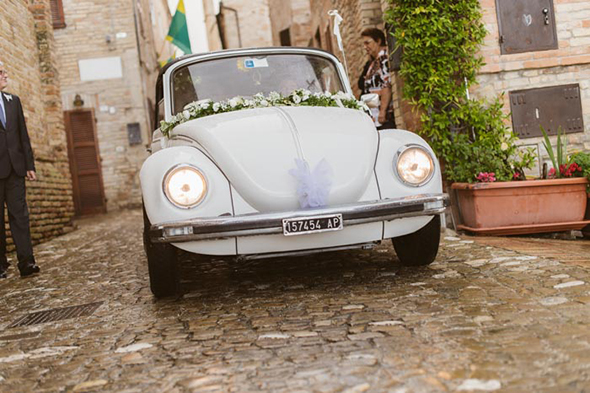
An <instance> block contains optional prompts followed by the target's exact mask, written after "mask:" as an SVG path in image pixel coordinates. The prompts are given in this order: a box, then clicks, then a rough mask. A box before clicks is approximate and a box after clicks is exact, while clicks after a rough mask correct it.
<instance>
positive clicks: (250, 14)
mask: <svg viewBox="0 0 590 393" xmlns="http://www.w3.org/2000/svg"><path fill="white" fill-rule="evenodd" d="M269 1H270V0H226V1H223V6H224V7H229V8H232V9H234V10H236V11H237V15H238V22H239V30H240V37H241V41H242V42H241V47H242V48H256V47H264V46H271V45H272V44H273V38H272V37H273V35H272V29H271V22H270V10H269ZM224 15H227V17H228V18H234V13H233V12H231V11H224ZM226 27H228V28H229V29H228V28H226V35H228V36H229V38H230V39H227V40H226V41H227V42H228V44H229V45H228V47H229V48H238V47H240V45H239V44H238V40H237V36H238V32H237V30H236V29H235V23H234V22H233V19H232V21H231V23H230V24H227V25H226Z"/></svg>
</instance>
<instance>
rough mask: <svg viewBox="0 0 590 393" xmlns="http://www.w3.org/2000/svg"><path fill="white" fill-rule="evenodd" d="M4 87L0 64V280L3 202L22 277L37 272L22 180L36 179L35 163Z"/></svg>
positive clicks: (1, 271)
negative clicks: (6, 209)
mask: <svg viewBox="0 0 590 393" xmlns="http://www.w3.org/2000/svg"><path fill="white" fill-rule="evenodd" d="M7 85H8V73H7V72H6V69H5V68H4V64H3V63H2V62H1V61H0V206H1V207H2V209H1V211H0V213H1V214H0V278H6V269H8V266H9V265H8V261H7V259H6V229H5V225H4V204H5V203H6V207H7V208H8V221H9V222H10V232H11V233H12V239H13V240H14V244H15V246H16V256H17V259H18V270H19V271H20V275H21V277H25V276H30V275H31V274H33V273H38V272H39V271H40V269H39V266H37V264H36V263H35V257H34V256H33V245H32V243H31V231H30V228H29V209H28V207H27V200H26V188H25V177H26V178H27V179H28V180H37V176H36V175H35V160H34V158H33V149H31V142H30V140H29V134H28V132H27V125H26V124H25V117H24V115H23V108H22V106H21V103H20V99H19V98H18V97H17V96H15V95H11V94H8V93H5V92H4V89H5V88H6V86H7Z"/></svg>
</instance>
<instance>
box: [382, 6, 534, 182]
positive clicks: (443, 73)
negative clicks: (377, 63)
mask: <svg viewBox="0 0 590 393" xmlns="http://www.w3.org/2000/svg"><path fill="white" fill-rule="evenodd" d="M389 2H390V5H391V6H390V8H389V10H388V12H387V13H386V20H387V22H389V23H390V24H391V25H392V26H393V27H394V36H395V38H396V42H397V44H398V46H400V47H401V48H402V49H403V55H402V64H401V70H400V75H401V77H402V78H403V80H404V87H403V94H404V98H405V99H407V100H408V101H409V102H410V103H411V104H412V105H414V106H415V107H416V108H417V109H418V110H419V111H420V113H422V116H421V123H422V128H421V130H420V133H421V134H422V135H423V136H424V137H426V138H427V139H428V141H429V142H430V144H431V146H432V148H433V149H434V151H435V152H436V153H437V155H438V157H439V159H440V160H441V161H442V163H443V165H444V173H445V176H446V178H447V179H448V180H450V181H460V182H473V181H475V177H476V176H477V175H478V174H479V173H480V172H494V173H495V174H496V179H498V180H512V179H513V178H516V177H518V178H524V175H523V168H530V167H531V166H532V164H533V161H534V158H535V156H534V154H533V151H532V149H529V150H525V151H520V150H519V149H518V148H517V147H516V145H515V142H516V140H517V138H516V136H515V135H514V134H513V133H512V132H511V131H510V130H509V129H507V127H506V126H505V123H504V119H505V115H504V113H503V112H502V102H501V101H500V100H499V99H498V98H496V99H495V100H493V101H492V102H486V101H484V100H471V99H469V98H468V93H467V91H468V89H469V88H470V87H471V86H472V85H473V84H475V83H476V77H477V74H478V72H479V70H480V69H481V67H482V65H483V64H484V63H483V59H482V58H481V56H479V55H478V53H479V49H480V46H481V44H482V43H483V40H484V38H485V36H486V33H487V31H486V29H485V26H484V24H483V23H482V21H481V19H482V12H481V6H480V2H479V0H448V1H447V0H445V1H441V0H389ZM515 173H516V174H518V176H516V177H515V176H514V175H515Z"/></svg>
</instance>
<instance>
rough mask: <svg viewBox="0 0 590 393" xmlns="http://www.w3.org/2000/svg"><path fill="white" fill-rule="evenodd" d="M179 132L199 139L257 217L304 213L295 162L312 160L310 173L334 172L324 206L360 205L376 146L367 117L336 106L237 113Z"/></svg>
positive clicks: (176, 132)
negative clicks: (295, 173)
mask: <svg viewBox="0 0 590 393" xmlns="http://www.w3.org/2000/svg"><path fill="white" fill-rule="evenodd" d="M174 135H175V136H185V137H188V138H190V139H193V140H195V141H196V142H197V143H198V144H199V145H200V146H201V147H202V148H203V150H205V153H206V154H208V155H209V157H211V159H212V160H213V161H214V162H215V163H216V164H217V165H218V167H219V168H220V169H221V170H222V171H223V173H224V174H225V175H226V176H227V178H228V179H229V181H230V183H231V184H232V185H233V187H234V188H235V189H236V190H237V192H238V193H239V194H240V195H241V196H242V198H243V199H244V200H245V201H246V202H247V203H248V204H250V206H252V207H253V208H254V209H256V210H257V211H259V212H273V211H284V210H294V209H298V208H300V202H299V198H298V195H297V190H298V187H299V186H300V185H301V182H300V180H298V178H297V177H296V176H294V175H293V174H292V172H293V171H292V170H294V169H296V168H297V164H296V160H297V159H300V160H304V161H305V162H307V164H308V165H309V168H310V169H311V172H313V171H314V169H316V168H324V169H325V168H326V167H329V173H330V176H329V177H330V181H331V188H330V193H329V196H328V200H327V205H335V204H342V203H351V202H356V201H358V200H359V198H360V197H361V196H362V195H363V193H364V191H365V190H366V188H367V186H368V184H369V181H370V179H371V175H372V173H373V168H374V165H375V160H376V155H377V149H378V135H377V130H376V129H375V127H374V125H373V123H372V121H371V119H370V117H369V116H367V115H366V114H364V113H362V112H361V111H358V110H352V109H343V108H333V107H330V108H324V107H272V108H258V109H248V110H240V111H236V112H229V113H223V114H218V115H214V116H208V117H204V118H200V119H196V120H191V121H189V122H186V123H183V124H181V125H179V126H177V127H176V128H175V130H174ZM324 160H325V162H324V163H322V164H320V163H321V162H322V161H324ZM326 164H327V165H326ZM318 170H319V169H318ZM212 192H213V191H212Z"/></svg>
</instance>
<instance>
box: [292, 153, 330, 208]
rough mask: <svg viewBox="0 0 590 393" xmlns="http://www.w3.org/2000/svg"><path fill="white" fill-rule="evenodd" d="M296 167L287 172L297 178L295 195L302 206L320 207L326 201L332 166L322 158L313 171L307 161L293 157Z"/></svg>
mask: <svg viewBox="0 0 590 393" xmlns="http://www.w3.org/2000/svg"><path fill="white" fill-rule="evenodd" d="M295 165H296V166H297V168H295V169H291V170H290V171H289V173H290V174H291V175H292V176H293V177H295V178H296V179H297V197H298V199H299V205H300V206H301V207H302V208H304V209H305V208H308V207H321V206H326V205H327V203H328V195H330V189H331V188H332V168H331V167H330V164H328V162H327V161H326V160H325V159H323V160H321V161H320V162H319V163H318V164H317V165H316V167H315V168H314V169H313V171H311V170H310V168H309V164H308V163H307V161H304V160H301V159H299V158H296V159H295Z"/></svg>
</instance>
